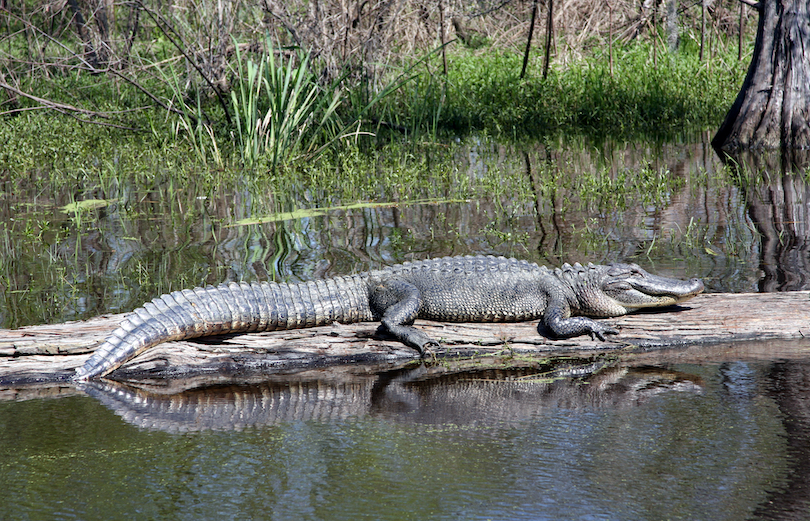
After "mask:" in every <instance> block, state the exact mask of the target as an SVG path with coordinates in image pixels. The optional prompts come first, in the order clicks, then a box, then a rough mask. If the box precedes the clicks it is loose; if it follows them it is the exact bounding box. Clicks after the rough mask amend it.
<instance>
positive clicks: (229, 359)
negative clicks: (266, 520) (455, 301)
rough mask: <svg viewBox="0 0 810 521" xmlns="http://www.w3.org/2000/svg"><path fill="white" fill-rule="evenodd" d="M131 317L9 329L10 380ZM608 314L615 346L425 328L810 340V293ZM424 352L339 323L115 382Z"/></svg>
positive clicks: (3, 348)
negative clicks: (565, 335)
mask: <svg viewBox="0 0 810 521" xmlns="http://www.w3.org/2000/svg"><path fill="white" fill-rule="evenodd" d="M123 316H124V315H123V314H121V315H109V316H102V317H98V318H94V319H91V320H87V321H81V322H69V323H65V324H55V325H44V326H29V327H23V328H20V329H16V330H0V386H9V385H12V384H19V383H26V382H31V383H33V382H44V381H60V380H67V379H69V378H70V376H71V375H72V374H73V372H74V370H75V369H76V367H78V366H80V365H81V364H83V363H84V361H85V360H86V359H87V357H88V356H89V353H91V352H92V351H93V350H94V349H95V348H96V347H97V346H98V345H99V344H100V343H101V341H102V340H103V339H104V338H105V337H106V336H107V335H108V334H109V333H110V332H111V331H112V330H113V329H114V328H115V327H116V326H117V324H118V322H120V320H121V319H122V318H123ZM606 320H607V321H608V322H609V323H610V324H612V325H615V326H616V327H617V328H618V329H619V330H620V331H621V334H620V335H618V336H617V337H613V338H611V340H610V341H608V342H600V341H594V340H592V339H590V338H588V337H577V338H571V339H564V340H558V339H552V338H550V337H549V333H548V332H547V331H546V330H545V328H544V327H543V326H540V327H539V328H538V326H537V322H536V321H535V322H523V323H516V324H503V323H499V324H470V323H463V324H451V323H437V322H431V321H426V320H419V321H417V323H416V325H417V326H418V327H420V328H421V329H423V330H424V331H425V332H426V333H428V334H429V335H431V336H433V337H434V338H437V339H439V340H440V341H441V342H442V347H441V348H440V349H438V350H436V352H435V353H433V355H434V356H436V357H437V358H447V357H456V358H458V357H470V356H475V355H487V354H495V353H500V352H504V351H506V352H512V353H519V354H536V355H538V356H551V355H554V356H558V355H565V354H570V353H576V354H577V355H579V356H582V355H585V354H587V353H589V352H605V350H636V351H637V350H642V351H643V350H651V349H660V348H666V347H672V346H683V345H697V344H714V343H719V342H738V341H746V340H773V339H801V338H810V291H798V292H791V293H742V294H728V293H715V294H706V295H699V296H697V297H695V298H694V299H692V300H690V301H689V302H688V303H687V304H686V305H682V306H673V307H670V308H661V309H654V310H650V311H648V312H640V313H635V314H631V315H626V316H624V317H617V318H611V319H606ZM416 358H418V354H417V353H416V352H415V351H414V350H412V349H410V348H408V347H406V346H404V345H402V344H401V343H399V342H397V341H395V340H391V339H389V338H386V337H385V336H384V335H381V334H379V333H378V332H377V324H375V323H360V324H352V325H341V324H333V325H331V326H322V327H315V328H309V329H296V330H291V331H272V332H262V333H249V334H237V335H222V336H214V337H204V338H200V339H194V340H186V341H182V342H167V343H165V344H161V345H159V346H156V347H154V348H152V349H150V350H149V351H147V352H145V353H143V354H141V355H140V356H138V357H136V358H135V359H133V360H131V361H130V362H128V363H127V364H125V365H124V366H122V367H121V368H120V369H119V370H118V371H116V372H115V373H114V378H122V379H128V380H138V379H145V378H149V379H155V378H171V377H180V376H183V377H188V376H194V375H211V376H217V375H218V376H225V375H229V376H233V375H245V374H259V373H262V374H266V373H272V372H280V371H287V370H292V369H302V368H317V367H331V366H339V365H346V364H360V363H366V364H380V363H389V364H394V363H400V362H403V361H408V360H413V359H416Z"/></svg>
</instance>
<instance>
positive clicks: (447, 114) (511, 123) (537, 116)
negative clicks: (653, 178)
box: [397, 43, 745, 139]
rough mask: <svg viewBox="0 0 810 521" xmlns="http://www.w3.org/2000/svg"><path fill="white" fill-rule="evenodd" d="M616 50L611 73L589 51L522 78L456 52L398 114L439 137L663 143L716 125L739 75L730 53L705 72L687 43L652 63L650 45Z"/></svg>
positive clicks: (512, 64)
mask: <svg viewBox="0 0 810 521" xmlns="http://www.w3.org/2000/svg"><path fill="white" fill-rule="evenodd" d="M614 52H615V54H616V56H615V58H614V67H613V71H612V73H611V70H610V67H609V65H608V60H607V57H606V56H604V55H603V54H602V53H601V52H599V51H594V52H593V53H592V54H590V55H588V56H585V57H583V58H582V59H581V60H579V61H577V62H574V63H571V64H568V65H567V66H565V67H557V68H555V69H553V70H552V71H551V72H550V74H549V76H548V78H546V79H543V78H542V76H541V75H540V74H539V72H538V63H537V61H536V60H535V62H533V67H532V68H531V69H530V73H529V74H528V75H527V76H526V77H525V78H523V79H521V78H520V68H521V56H520V55H519V54H517V53H506V52H499V51H488V52H485V53H481V52H473V51H469V50H456V51H454V52H453V53H451V54H450V57H449V63H450V66H449V70H448V74H447V76H446V78H445V77H443V76H442V75H440V74H439V73H438V72H432V70H431V69H428V68H425V69H422V70H420V75H419V77H418V78H417V79H416V80H414V81H413V82H411V83H409V84H408V85H407V86H406V87H405V88H403V89H402V91H401V94H400V95H399V97H398V98H397V107H398V108H399V110H400V111H401V112H402V114H406V115H408V116H409V117H410V118H411V120H410V121H411V124H412V125H413V126H419V127H420V128H422V129H423V131H428V130H430V129H438V130H441V131H442V134H444V135H448V134H450V135H452V134H466V133H470V132H481V131H484V132H487V133H489V134H492V135H498V136H501V137H507V138H521V139H522V138H525V137H527V136H535V137H541V136H549V135H558V134H560V133H575V134H586V135H588V136H591V137H593V138H597V139H598V138H599V136H604V135H611V136H612V137H614V138H626V139H638V138H650V137H654V138H656V139H662V138H666V137H672V136H678V135H682V134H683V133H686V132H690V131H695V130H697V129H704V128H707V127H711V126H713V125H719V123H720V122H721V120H722V117H723V116H724V114H725V111H726V110H727V109H728V107H729V106H730V105H731V103H732V102H733V100H734V97H735V96H736V93H737V89H738V87H739V85H740V84H741V82H742V79H743V76H744V74H745V67H744V66H742V65H741V64H740V63H739V62H737V61H736V58H733V57H732V56H731V51H728V52H729V55H728V56H726V55H719V56H718V57H717V59H716V60H715V61H714V62H712V64H711V65H710V64H707V63H706V62H701V61H700V60H699V59H698V56H697V51H696V50H695V49H694V48H693V46H689V45H684V48H683V50H682V51H681V52H679V53H677V54H668V53H664V54H662V55H660V56H658V58H657V60H656V61H655V63H654V62H653V58H652V55H653V49H652V46H650V45H647V44H643V43H636V44H633V45H628V46H625V47H617V48H616V49H615V51H614ZM659 54H661V53H660V52H659ZM426 115H429V116H432V117H426Z"/></svg>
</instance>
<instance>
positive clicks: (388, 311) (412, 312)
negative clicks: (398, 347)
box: [369, 279, 439, 354]
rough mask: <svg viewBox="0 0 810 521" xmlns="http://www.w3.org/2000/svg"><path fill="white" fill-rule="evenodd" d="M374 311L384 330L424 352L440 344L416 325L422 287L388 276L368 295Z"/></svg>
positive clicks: (420, 304) (420, 305)
mask: <svg viewBox="0 0 810 521" xmlns="http://www.w3.org/2000/svg"><path fill="white" fill-rule="evenodd" d="M369 302H370V303H371V308H372V310H374V312H375V313H376V314H377V315H379V316H380V317H381V318H380V321H381V322H382V329H383V330H384V331H387V332H388V333H390V334H391V335H393V336H394V337H396V339H397V340H399V341H400V342H402V343H403V344H405V345H407V346H410V347H413V348H414V349H416V350H417V351H419V352H420V353H421V354H425V353H426V352H428V351H429V350H430V348H432V347H438V346H439V343H438V342H437V341H436V340H434V339H432V338H430V337H429V336H428V335H426V334H425V333H424V332H422V331H420V330H419V329H417V328H415V327H413V326H412V325H411V324H413V322H414V320H416V319H417V317H418V316H419V309H420V308H421V307H422V296H421V294H420V292H419V288H417V287H416V286H414V285H413V284H410V283H408V282H405V281H402V280H397V279H389V280H386V281H383V282H380V283H379V284H377V285H375V286H374V287H373V288H372V290H371V292H370V295H369Z"/></svg>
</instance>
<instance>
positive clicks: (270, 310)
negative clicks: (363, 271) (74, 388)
mask: <svg viewBox="0 0 810 521" xmlns="http://www.w3.org/2000/svg"><path fill="white" fill-rule="evenodd" d="M366 288H367V283H366V279H365V277H364V276H362V275H354V276H347V277H336V278H333V279H326V280H318V281H310V282H302V283H298V284H277V283H275V282H265V283H261V284H260V283H252V284H248V283H244V282H243V283H241V284H237V283H235V282H232V283H229V284H220V285H219V286H216V287H215V286H208V287H206V288H195V289H184V290H182V291H174V292H172V293H169V294H167V295H163V296H161V297H158V298H156V299H154V300H152V301H151V302H147V303H146V304H144V305H143V306H142V307H140V308H138V309H136V310H135V311H133V312H132V313H131V314H130V315H128V316H127V317H126V318H125V319H124V321H123V322H121V324H120V325H119V327H118V328H117V329H116V330H115V331H113V332H112V334H111V335H110V336H109V337H108V338H107V340H105V341H104V343H103V344H101V345H100V346H99V347H98V349H96V351H95V352H94V353H93V355H92V356H90V358H88V359H87V361H86V362H85V363H84V365H83V366H82V367H79V368H78V369H76V374H75V375H74V377H73V378H74V380H89V379H91V378H96V377H102V376H104V375H106V374H109V373H110V372H112V371H114V370H115V369H117V368H118V367H120V366H121V364H123V363H124V362H126V361H128V360H130V359H132V358H134V357H135V356H137V355H139V354H140V353H142V352H144V351H145V350H147V349H149V348H150V347H153V346H155V345H157V344H160V343H163V342H168V341H172V340H185V339H189V338H196V337H201V336H209V335H218V334H225V333H242V332H245V333H247V332H252V331H274V330H287V329H297V328H303V327H313V326H320V325H325V324H331V323H332V322H341V323H345V324H348V323H353V322H362V321H368V320H372V319H373V316H372V314H371V311H370V308H369V303H368V291H367V289H366Z"/></svg>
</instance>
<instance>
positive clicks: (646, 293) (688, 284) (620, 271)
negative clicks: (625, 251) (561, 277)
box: [563, 263, 704, 317]
mask: <svg viewBox="0 0 810 521" xmlns="http://www.w3.org/2000/svg"><path fill="white" fill-rule="evenodd" d="M567 268H568V269H567V270H566V267H563V271H564V272H565V271H568V273H567V274H566V275H567V276H565V279H567V280H568V281H569V283H570V284H571V286H572V289H574V294H575V295H576V299H577V307H578V308H579V309H580V310H581V311H583V312H586V313H587V314H588V315H589V316H603V317H610V316H619V315H624V314H626V313H629V312H630V311H633V310H635V309H641V308H651V307H664V306H672V305H675V304H678V303H680V302H683V301H685V300H688V299H690V298H692V297H694V296H695V295H697V294H699V293H701V292H703V289H704V288H703V282H701V281H700V279H690V280H680V279H670V278H667V277H660V276H658V275H653V274H652V273H649V272H647V271H645V270H643V269H642V268H641V267H639V266H638V265H637V264H621V263H616V264H609V265H601V266H599V265H593V264H588V266H587V267H585V266H580V265H578V264H577V265H574V266H573V267H571V266H567Z"/></svg>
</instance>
